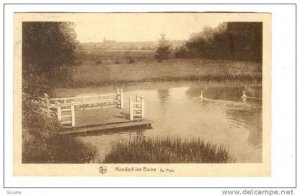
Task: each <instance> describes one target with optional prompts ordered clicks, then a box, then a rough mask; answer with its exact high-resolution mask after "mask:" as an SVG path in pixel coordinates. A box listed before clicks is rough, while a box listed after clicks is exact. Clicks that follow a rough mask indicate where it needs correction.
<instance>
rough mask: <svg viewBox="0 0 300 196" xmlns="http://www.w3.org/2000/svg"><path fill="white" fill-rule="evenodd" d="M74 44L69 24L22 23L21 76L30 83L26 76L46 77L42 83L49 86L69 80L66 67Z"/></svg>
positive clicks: (72, 56) (72, 62)
mask: <svg viewBox="0 0 300 196" xmlns="http://www.w3.org/2000/svg"><path fill="white" fill-rule="evenodd" d="M76 46H77V41H76V33H75V31H74V30H73V28H72V23H67V22H23V24H22V66H23V67H22V68H23V69H22V70H23V79H24V80H27V81H26V82H30V79H29V78H28V77H27V76H28V74H33V75H35V77H36V79H37V80H38V79H40V78H41V79H43V80H45V79H46V80H47V83H46V84H45V83H44V84H45V85H50V86H54V85H58V84H60V83H64V82H66V81H67V80H70V73H69V72H68V69H66V68H68V67H69V66H71V65H74V61H75V48H76ZM28 71H31V73H28ZM36 82H37V81H35V83H36ZM28 85H35V84H32V83H31V84H28ZM23 90H25V91H26V90H29V89H23ZM37 90H39V89H37Z"/></svg>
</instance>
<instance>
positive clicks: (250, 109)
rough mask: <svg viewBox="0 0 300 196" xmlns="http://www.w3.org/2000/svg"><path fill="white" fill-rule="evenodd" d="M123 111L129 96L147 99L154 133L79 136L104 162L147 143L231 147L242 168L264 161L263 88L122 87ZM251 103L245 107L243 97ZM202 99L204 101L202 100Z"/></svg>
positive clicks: (78, 92)
mask: <svg viewBox="0 0 300 196" xmlns="http://www.w3.org/2000/svg"><path fill="white" fill-rule="evenodd" d="M116 87H117V86H115V87H114V86H107V87H100V88H99V87H95V88H78V89H57V90H56V91H55V96H58V97H59V96H61V97H63V96H88V95H94V94H99V93H107V92H114V89H115V88H116ZM118 87H122V88H123V91H124V106H125V109H126V107H127V108H128V105H129V104H128V99H129V96H135V95H136V94H139V95H144V97H145V116H146V118H147V119H150V120H151V121H153V124H152V129H147V130H131V131H123V132H117V133H105V134H104V133H99V134H97V135H87V136H78V138H79V139H80V140H82V141H84V142H86V143H90V144H92V145H94V146H95V147H96V149H97V156H96V158H95V160H93V161H94V162H101V161H102V160H103V159H104V158H105V156H106V154H107V153H109V150H110V144H111V142H114V141H118V140H129V139H131V138H133V137H136V136H137V135H142V136H144V137H153V138H157V137H171V138H182V139H192V138H201V139H203V140H205V141H208V142H210V143H213V144H222V145H226V146H228V148H229V153H230V155H231V156H232V157H233V158H234V161H235V162H238V163H255V162H261V161H262V100H261V98H262V88H261V85H260V84H259V83H242V82H205V83H203V82H164V83H154V82H153V83H151V82H149V83H138V84H127V85H124V84H123V85H120V86H118ZM244 90H246V94H247V96H249V97H253V98H251V99H247V100H246V101H243V100H242V99H241V96H242V94H243V91H244ZM201 91H202V94H203V97H204V99H203V100H201V99H200V98H199V96H200V94H201Z"/></svg>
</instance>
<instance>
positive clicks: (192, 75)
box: [73, 59, 262, 87]
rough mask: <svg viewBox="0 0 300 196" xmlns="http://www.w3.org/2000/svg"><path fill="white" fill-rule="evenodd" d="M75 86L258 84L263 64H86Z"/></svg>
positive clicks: (195, 61) (78, 71) (194, 61)
mask: <svg viewBox="0 0 300 196" xmlns="http://www.w3.org/2000/svg"><path fill="white" fill-rule="evenodd" d="M73 76H74V86H76V87H81V86H93V85H108V84H117V83H131V82H161V81H180V80H181V81H182V80H185V81H194V80H201V81H224V80H242V81H250V80H258V81H260V80H261V78H262V72H261V64H259V63H254V62H236V61H224V60H205V59H168V60H165V61H163V62H161V63H159V62H156V61H137V62H135V63H131V64H128V63H124V62H121V63H117V64H116V63H113V64H110V63H101V64H93V65H91V64H88V63H86V64H85V63H84V62H82V63H81V64H80V65H79V66H77V67H75V68H74V70H73Z"/></svg>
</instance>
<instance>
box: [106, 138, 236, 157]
mask: <svg viewBox="0 0 300 196" xmlns="http://www.w3.org/2000/svg"><path fill="white" fill-rule="evenodd" d="M104 162H105V163H227V162H232V159H231V157H230V156H229V153H228V148H227V147H225V146H223V145H219V146H217V145H214V144H210V143H205V142H203V141H202V140H201V139H193V140H181V139H170V138H164V139H159V138H157V139H151V138H148V139H139V138H136V139H134V140H130V141H119V142H117V143H113V144H112V150H111V152H110V154H108V155H107V156H106V158H105V160H104Z"/></svg>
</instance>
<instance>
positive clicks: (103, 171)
mask: <svg viewBox="0 0 300 196" xmlns="http://www.w3.org/2000/svg"><path fill="white" fill-rule="evenodd" d="M99 172H100V173H101V174H105V173H106V172H107V168H106V166H104V165H102V166H100V167H99Z"/></svg>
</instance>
